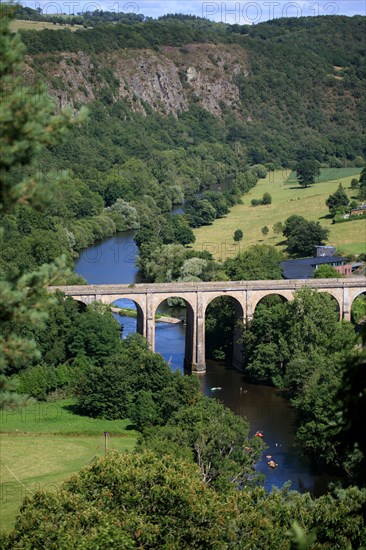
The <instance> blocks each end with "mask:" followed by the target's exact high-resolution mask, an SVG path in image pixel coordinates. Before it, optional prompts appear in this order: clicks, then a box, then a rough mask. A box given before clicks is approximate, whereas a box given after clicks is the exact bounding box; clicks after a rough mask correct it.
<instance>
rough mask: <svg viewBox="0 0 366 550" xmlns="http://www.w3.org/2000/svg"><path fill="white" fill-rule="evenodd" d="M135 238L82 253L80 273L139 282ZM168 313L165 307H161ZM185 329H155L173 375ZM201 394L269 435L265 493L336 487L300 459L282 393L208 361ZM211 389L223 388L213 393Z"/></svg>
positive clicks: (131, 326)
mask: <svg viewBox="0 0 366 550" xmlns="http://www.w3.org/2000/svg"><path fill="white" fill-rule="evenodd" d="M133 235H134V233H133V232H132V231H128V232H125V233H119V234H117V235H115V236H114V237H111V238H109V239H106V240H104V241H101V242H99V243H96V244H95V245H94V246H91V247H89V248H88V249H86V250H85V251H83V252H82V253H81V255H80V257H79V258H78V260H77V262H76V266H75V271H76V273H78V274H79V275H82V276H83V277H84V278H85V279H86V280H87V281H88V283H90V284H122V283H126V284H130V283H136V282H139V279H138V269H137V267H136V256H137V252H138V251H137V247H136V245H135V243H134V241H133ZM118 305H120V306H124V307H133V306H132V303H131V302H129V301H125V300H119V301H118ZM162 311H165V312H166V309H165V310H164V305H163V307H162ZM114 316H115V318H116V319H117V321H118V322H119V323H120V324H121V325H122V326H123V337H125V336H127V335H128V334H129V333H131V332H135V331H136V319H133V318H131V317H120V316H119V315H118V314H114ZM184 343H185V326H184V325H183V324H177V325H176V324H167V323H161V322H157V324H156V351H157V352H159V353H161V354H162V355H163V357H164V358H165V360H166V361H168V362H169V364H170V366H171V368H172V369H173V370H176V369H179V370H181V371H182V372H183V360H184ZM200 382H201V385H202V391H203V392H204V393H205V394H206V395H208V396H210V397H216V398H217V399H220V400H221V401H222V402H223V403H225V405H227V406H228V407H230V408H231V409H232V410H233V411H234V412H235V413H236V414H239V415H241V416H243V417H245V418H247V419H248V420H249V421H250V425H251V433H252V434H254V433H255V432H256V431H257V430H259V431H262V432H263V434H264V441H265V443H266V445H267V449H266V451H265V452H264V453H263V458H262V460H261V461H260V462H259V464H258V470H259V471H260V472H262V473H264V474H265V475H266V481H265V487H266V489H267V490H271V488H272V486H276V487H282V486H283V484H284V483H286V482H287V481H291V487H292V488H293V489H296V490H298V491H301V492H304V491H310V492H311V493H312V494H314V495H315V496H319V495H321V494H323V493H324V492H326V490H327V486H328V483H329V482H330V481H336V478H331V477H330V476H327V475H326V474H324V472H317V471H316V469H315V468H316V466H315V465H312V464H311V463H310V462H309V460H307V459H306V458H304V459H301V458H300V456H299V452H298V450H297V449H296V448H295V447H294V431H295V422H296V415H295V411H294V410H293V409H292V408H291V407H290V405H289V403H288V401H287V400H286V399H285V397H284V396H283V395H282V394H281V392H280V391H279V390H276V389H275V388H272V387H269V386H263V385H255V384H249V383H248V382H247V381H246V379H245V378H244V376H243V375H242V374H241V373H240V372H239V371H237V370H235V369H228V368H226V367H225V366H224V365H222V364H220V363H217V362H214V361H208V363H207V372H206V374H204V375H200ZM211 388H221V389H219V390H212V389H211ZM266 455H271V456H272V457H273V459H274V460H275V462H276V463H277V464H278V467H277V468H275V469H271V468H270V467H269V466H268V465H267V459H266Z"/></svg>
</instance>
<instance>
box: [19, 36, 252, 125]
mask: <svg viewBox="0 0 366 550" xmlns="http://www.w3.org/2000/svg"><path fill="white" fill-rule="evenodd" d="M248 71H249V69H248V56H247V53H246V51H245V49H244V48H242V47H240V46H237V45H214V44H195V45H187V46H184V47H172V46H166V47H163V48H161V49H160V51H159V52H157V51H153V50H147V49H146V50H135V49H125V50H119V51H118V52H115V53H109V52H108V53H100V54H98V55H89V54H87V53H85V52H79V53H77V54H76V53H71V52H67V53H61V54H47V55H44V54H38V55H35V56H32V57H30V56H28V57H27V66H26V74H27V79H28V80H30V81H32V82H35V81H36V80H37V79H38V78H39V76H42V75H44V80H45V81H46V83H47V86H48V89H49V93H50V95H51V96H53V97H54V98H55V100H56V102H57V106H58V109H60V108H62V107H64V106H66V105H70V104H71V105H72V106H73V107H74V108H77V107H78V106H79V105H81V104H86V103H88V102H90V101H92V100H94V99H96V98H98V97H100V96H101V95H103V94H108V95H109V101H116V100H118V99H121V98H123V99H125V100H126V101H127V102H128V103H129V104H130V106H131V108H132V110H133V111H138V112H141V113H143V114H146V113H147V112H148V110H149V109H152V110H153V111H155V112H159V113H161V114H169V113H170V114H173V115H177V113H179V112H180V111H186V110H188V105H189V102H191V101H196V102H197V103H198V104H199V105H201V106H202V107H204V108H205V109H206V110H208V111H209V112H210V113H212V114H214V115H217V116H219V117H221V116H222V113H223V111H226V110H227V109H230V110H232V111H234V112H237V113H239V101H240V97H239V93H240V90H239V87H238V85H237V84H236V83H235V77H237V76H238V75H241V76H242V77H245V76H247V75H248V74H249V72H248Z"/></svg>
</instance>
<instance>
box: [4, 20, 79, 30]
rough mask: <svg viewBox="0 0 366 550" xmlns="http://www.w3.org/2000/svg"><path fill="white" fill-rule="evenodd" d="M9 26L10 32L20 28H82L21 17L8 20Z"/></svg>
mask: <svg viewBox="0 0 366 550" xmlns="http://www.w3.org/2000/svg"><path fill="white" fill-rule="evenodd" d="M9 27H10V30H11V31H12V32H17V31H19V30H20V29H22V30H25V31H43V29H51V30H53V31H58V30H60V29H70V30H71V31H77V30H78V29H83V28H84V27H83V26H82V25H59V24H58V23H56V24H55V25H54V24H53V23H47V22H43V21H22V20H21V19H14V20H13V21H11V22H10V25H9Z"/></svg>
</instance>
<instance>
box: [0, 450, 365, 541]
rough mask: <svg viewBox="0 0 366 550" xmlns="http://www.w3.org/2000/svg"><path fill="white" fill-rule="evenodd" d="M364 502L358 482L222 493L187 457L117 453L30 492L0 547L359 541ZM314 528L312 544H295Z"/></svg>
mask: <svg viewBox="0 0 366 550" xmlns="http://www.w3.org/2000/svg"><path fill="white" fill-rule="evenodd" d="M365 505H366V491H365V490H360V489H357V488H356V487H351V488H349V489H347V490H341V491H339V492H337V493H336V494H334V495H331V494H328V495H325V496H324V497H321V498H319V499H317V500H313V499H312V498H311V496H310V495H309V494H303V495H301V494H300V493H297V492H296V491H291V492H289V491H288V488H285V489H283V490H281V491H279V490H275V491H273V492H272V493H270V494H269V495H268V493H267V492H266V491H265V490H264V489H263V488H258V487H257V488H252V489H244V490H242V491H233V492H231V493H228V494H225V495H222V494H220V495H219V494H218V493H216V492H215V491H214V490H213V489H212V488H210V487H208V486H207V485H206V484H205V483H203V482H202V481H201V480H200V479H199V469H198V467H197V466H195V465H193V464H192V463H190V462H189V461H185V460H181V459H177V458H176V457H173V456H169V455H164V454H163V455H161V454H155V453H153V452H151V451H148V452H142V453H132V454H125V455H123V456H121V455H119V454H117V453H111V454H109V455H108V456H107V458H105V459H101V460H98V461H97V462H95V463H94V464H93V465H92V466H89V467H86V468H84V469H83V470H81V472H80V473H79V474H77V475H75V476H73V477H72V478H71V479H70V480H69V481H67V482H65V483H64V484H63V486H62V487H61V489H60V490H59V491H58V492H57V493H47V492H37V493H36V494H35V495H34V496H32V497H27V498H26V499H25V501H24V503H23V506H22V509H21V512H20V514H19V516H18V519H17V523H16V527H15V529H14V531H13V532H12V533H11V534H10V535H9V536H8V537H3V541H2V548H4V550H8V549H11V548H18V549H21V548H23V549H25V548H45V549H51V548H57V549H62V550H64V549H65V550H66V549H69V548H75V549H85V550H86V549H89V548H103V549H104V548H106V549H109V548H110V549H112V548H123V549H129V548H156V549H158V548H170V549H172V550H175V549H176V550H178V549H179V550H180V549H182V548H205V549H206V548H217V549H233V550H234V549H235V550H236V549H237V548H244V547H248V548H256V549H258V550H260V549H263V550H268V549H269V548H276V549H278V550H290V549H294V548H311V549H313V550H317V549H330V548H331V549H332V550H345V549H346V548H355V549H356V548H360V547H362V545H364V544H365V542H366V531H365V524H364V519H363V515H362V511H363V510H364V509H365ZM295 522H296V523H295ZM309 535H310V537H311V538H312V540H313V541H314V539H316V540H315V542H313V543H312V544H311V545H302V546H300V544H297V543H295V541H299V542H300V541H301V542H302V543H303V542H304V540H305V539H308V540H309V538H310V537H309Z"/></svg>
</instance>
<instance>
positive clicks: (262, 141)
mask: <svg viewBox="0 0 366 550" xmlns="http://www.w3.org/2000/svg"><path fill="white" fill-rule="evenodd" d="M365 21H366V18H365V17H361V16H355V17H352V18H347V17H342V16H326V17H304V18H298V19H296V18H287V19H276V20H273V21H269V22H266V23H261V24H258V25H254V26H239V25H232V26H230V25H225V24H222V23H213V22H211V21H207V20H203V19H199V18H192V19H191V18H185V17H180V16H176V17H164V18H161V19H159V20H139V21H134V20H131V21H129V22H128V23H126V22H124V23H121V22H114V23H109V24H104V23H103V21H99V24H98V25H97V26H95V27H94V28H92V29H84V30H80V31H79V30H78V31H76V32H72V33H71V32H70V31H69V30H57V31H56V30H49V29H45V30H42V31H21V34H22V38H23V41H24V42H25V44H26V46H27V51H28V57H27V67H26V75H27V79H28V80H29V81H35V80H37V79H39V77H42V78H43V79H44V80H45V81H46V82H47V85H48V88H49V91H50V93H51V95H52V96H54V97H55V99H56V102H57V106H58V108H61V107H63V106H65V105H66V104H69V103H70V104H72V105H73V106H74V108H75V109H78V108H79V106H80V105H81V104H85V103H91V102H95V101H98V102H101V104H103V105H105V106H106V107H108V106H110V105H112V104H114V103H116V102H122V103H123V104H124V105H125V108H126V113H127V112H128V111H129V110H130V112H131V116H133V113H141V114H143V115H144V116H145V115H147V116H149V115H150V114H151V113H153V112H155V113H158V114H160V115H163V116H166V115H173V116H174V117H176V118H180V117H181V116H182V115H183V114H184V113H186V114H189V113H192V117H193V119H194V121H195V123H197V122H199V119H197V116H198V117H199V116H201V114H197V113H202V109H203V110H205V111H208V112H209V113H210V114H212V115H214V116H215V117H216V118H217V119H218V121H219V122H220V125H222V129H223V141H224V142H226V143H227V144H232V145H234V144H240V146H241V147H244V148H245V149H246V152H247V154H248V158H249V160H250V162H252V163H274V164H275V165H276V166H279V165H284V166H291V164H292V163H293V162H294V161H295V160H296V159H298V158H301V157H311V158H316V159H317V160H319V161H320V162H322V163H327V164H329V165H330V166H342V165H346V164H347V163H351V164H354V163H355V162H356V163H358V164H362V162H363V159H365V158H366V151H365V144H364V139H363V129H364V127H365V105H366V102H365V95H364V93H365V92H364V90H365V49H364V38H363V37H364V33H365V31H366V28H365ZM197 108H198V109H197ZM185 116H187V115H185Z"/></svg>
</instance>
